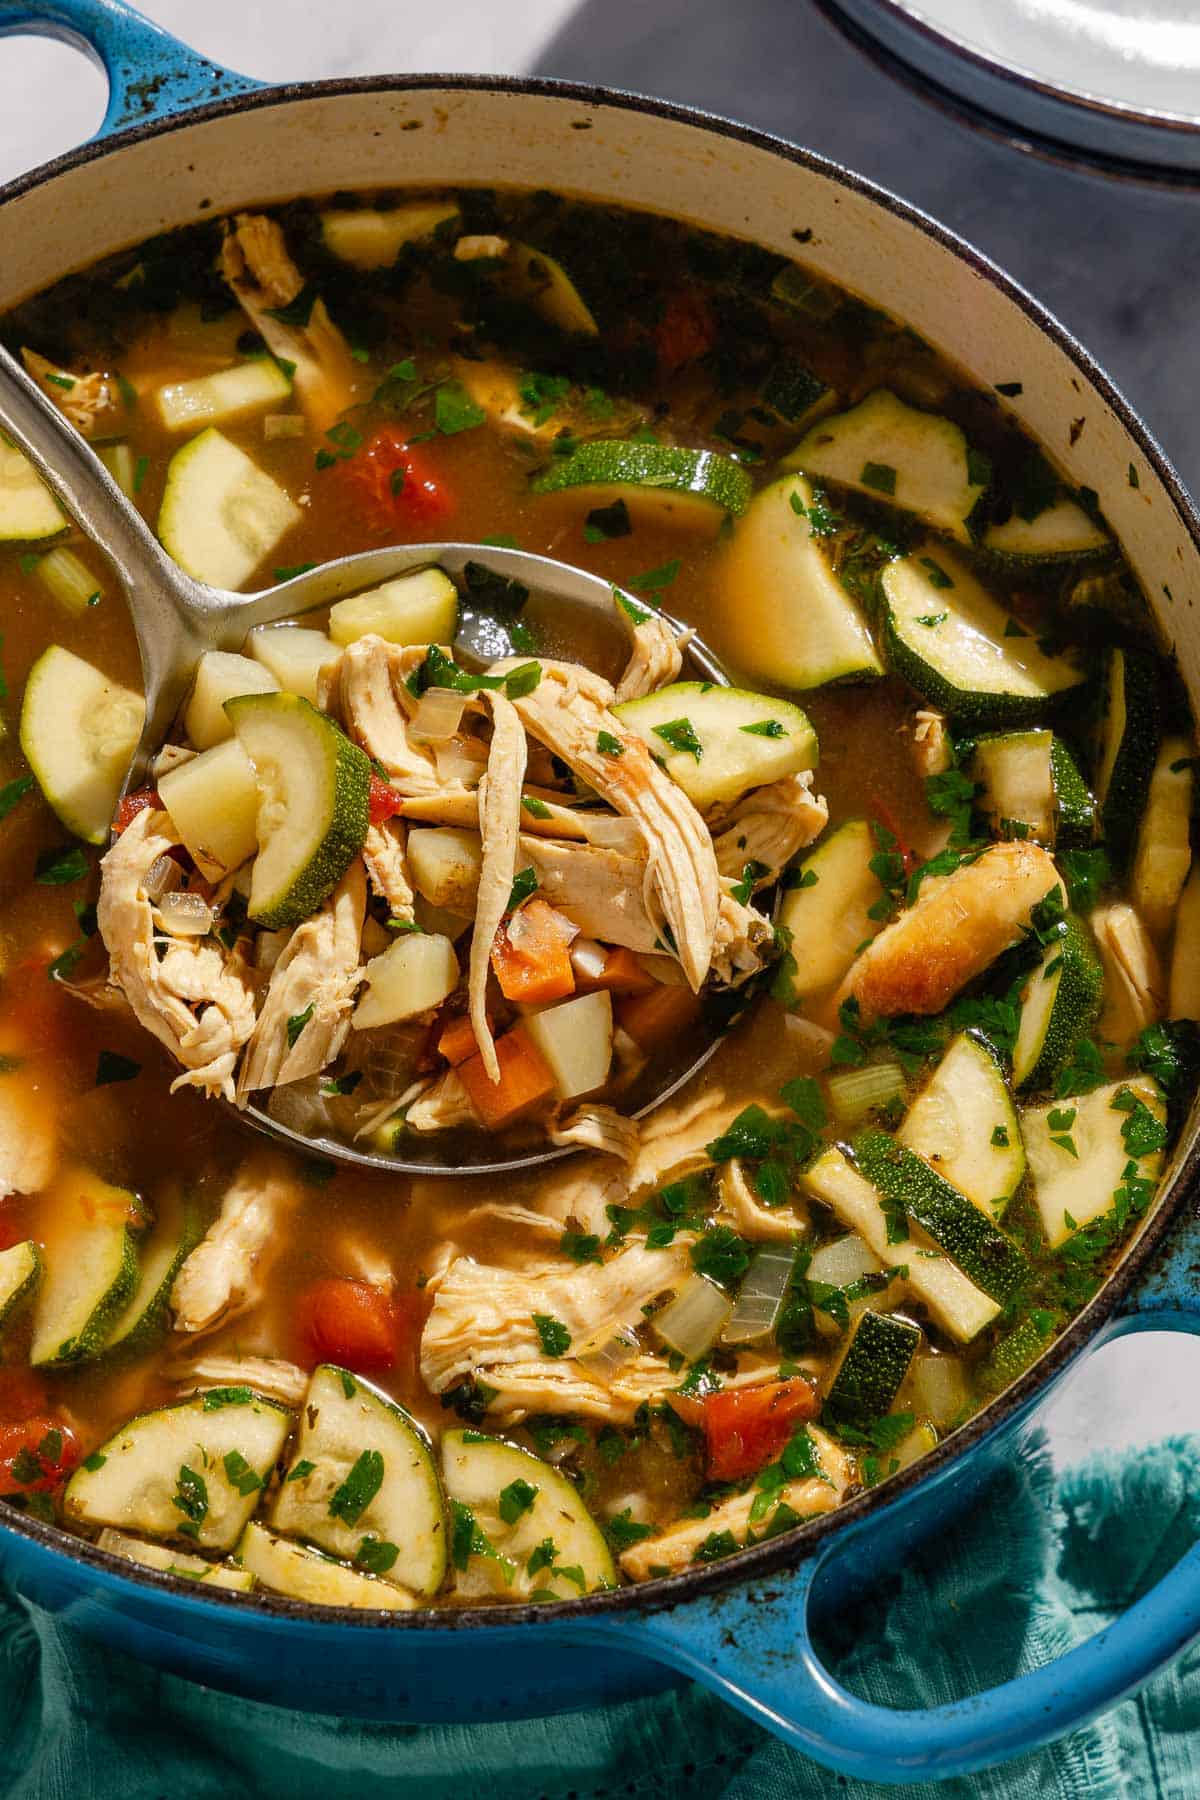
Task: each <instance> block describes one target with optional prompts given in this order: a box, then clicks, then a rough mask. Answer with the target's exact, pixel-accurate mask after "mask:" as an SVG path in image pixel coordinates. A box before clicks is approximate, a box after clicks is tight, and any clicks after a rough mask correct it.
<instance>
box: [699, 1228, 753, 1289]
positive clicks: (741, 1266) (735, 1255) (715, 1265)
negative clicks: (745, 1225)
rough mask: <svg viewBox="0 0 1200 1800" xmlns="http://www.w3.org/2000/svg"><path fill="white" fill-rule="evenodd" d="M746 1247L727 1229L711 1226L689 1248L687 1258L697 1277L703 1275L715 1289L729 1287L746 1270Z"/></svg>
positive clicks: (747, 1262) (742, 1239) (748, 1247)
mask: <svg viewBox="0 0 1200 1800" xmlns="http://www.w3.org/2000/svg"><path fill="white" fill-rule="evenodd" d="M751 1254H752V1252H751V1249H750V1245H749V1244H748V1243H747V1242H746V1240H745V1238H743V1237H739V1236H738V1234H737V1232H736V1231H734V1229H733V1227H732V1226H730V1225H713V1226H711V1227H710V1229H709V1230H708V1231H706V1232H705V1233H704V1235H703V1236H702V1237H701V1238H699V1239H698V1240H697V1242H696V1243H694V1244H693V1245H692V1246H691V1249H690V1251H689V1255H690V1256H691V1259H692V1267H693V1268H694V1269H695V1270H696V1272H697V1274H700V1275H707V1276H708V1278H709V1280H710V1281H715V1282H716V1283H717V1285H718V1286H719V1287H733V1286H734V1284H735V1283H736V1282H738V1281H739V1280H740V1279H741V1277H742V1276H743V1275H744V1274H745V1273H746V1270H747V1269H748V1268H749V1267H750V1258H751Z"/></svg>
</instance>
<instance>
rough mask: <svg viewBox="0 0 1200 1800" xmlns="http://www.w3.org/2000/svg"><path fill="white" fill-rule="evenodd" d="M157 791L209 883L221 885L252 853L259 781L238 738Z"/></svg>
mask: <svg viewBox="0 0 1200 1800" xmlns="http://www.w3.org/2000/svg"><path fill="white" fill-rule="evenodd" d="M158 793H159V798H160V799H161V800H162V803H163V805H164V806H165V807H166V809H167V811H168V812H169V813H170V815H171V817H172V819H173V820H174V821H175V829H176V831H178V833H179V836H180V839H181V840H182V842H183V844H184V846H185V848H186V849H187V850H188V851H189V852H190V853H191V855H192V856H193V857H194V858H195V860H196V864H197V867H198V868H199V870H200V872H201V874H202V875H205V876H207V878H208V879H209V880H210V881H220V880H221V878H222V876H225V875H227V874H228V873H229V871H230V870H231V869H239V868H240V867H241V866H242V864H243V863H244V862H246V861H248V860H249V858H250V857H252V856H253V855H254V853H255V851H256V850H257V848H258V836H257V831H256V826H257V821H258V782H257V781H256V780H255V777H254V765H253V763H252V762H251V761H250V758H249V757H248V756H247V755H246V752H245V751H244V750H243V749H242V746H241V745H240V744H239V743H238V741H237V739H236V738H227V739H226V740H225V742H224V743H223V744H216V745H214V746H213V748H212V749H211V750H202V751H201V753H200V755H199V756H193V757H192V759H191V760H190V762H185V763H180V765H179V767H178V768H177V769H172V770H171V771H170V773H169V774H167V775H164V776H163V777H162V779H161V780H160V781H159V784H158Z"/></svg>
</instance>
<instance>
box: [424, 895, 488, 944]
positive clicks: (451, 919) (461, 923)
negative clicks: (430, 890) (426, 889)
mask: <svg viewBox="0 0 1200 1800" xmlns="http://www.w3.org/2000/svg"><path fill="white" fill-rule="evenodd" d="M413 918H414V919H415V920H416V921H417V924H418V925H419V926H420V927H421V930H422V931H440V932H441V934H442V936H443V937H448V938H449V939H450V941H451V943H453V944H457V942H458V940H459V938H460V937H461V936H462V934H463V932H464V931H466V930H468V929H469V927H470V926H471V924H472V922H473V921H472V919H471V915H470V913H456V912H451V911H450V909H449V907H447V906H434V904H433V902H432V901H430V900H427V899H426V898H425V896H424V894H414V895H413Z"/></svg>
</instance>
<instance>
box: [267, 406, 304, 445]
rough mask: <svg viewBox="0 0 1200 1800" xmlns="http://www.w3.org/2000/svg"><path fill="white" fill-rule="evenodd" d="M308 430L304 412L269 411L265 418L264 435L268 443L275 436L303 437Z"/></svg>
mask: <svg viewBox="0 0 1200 1800" xmlns="http://www.w3.org/2000/svg"><path fill="white" fill-rule="evenodd" d="M307 430H308V423H307V421H306V419H305V417H304V414H303V413H294V412H292V413H268V414H267V416H266V418H265V419H264V420H263V436H264V437H265V438H266V440H267V442H268V443H271V442H272V440H273V439H275V438H298V437H303V436H304V433H305V432H306V431H307Z"/></svg>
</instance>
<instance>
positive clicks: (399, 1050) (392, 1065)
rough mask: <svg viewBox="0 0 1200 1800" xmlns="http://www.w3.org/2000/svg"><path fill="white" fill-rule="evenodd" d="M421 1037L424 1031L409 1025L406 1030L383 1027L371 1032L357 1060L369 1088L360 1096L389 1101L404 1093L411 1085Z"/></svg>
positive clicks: (366, 1098) (365, 1084)
mask: <svg viewBox="0 0 1200 1800" xmlns="http://www.w3.org/2000/svg"><path fill="white" fill-rule="evenodd" d="M423 1037H424V1032H423V1031H421V1030H416V1031H414V1030H413V1029H411V1028H409V1029H408V1030H406V1031H397V1030H388V1029H385V1030H383V1031H381V1032H379V1033H378V1034H371V1039H370V1042H369V1043H368V1044H367V1045H366V1048H365V1051H364V1052H363V1053H362V1054H361V1055H360V1056H359V1057H358V1059H357V1060H358V1063H359V1066H360V1067H361V1069H362V1072H363V1076H364V1086H365V1087H366V1089H367V1090H368V1091H367V1092H366V1093H360V1095H359V1098H360V1099H362V1100H372V1101H374V1100H388V1099H394V1098H395V1096H396V1095H397V1094H403V1093H405V1092H406V1090H407V1089H408V1088H410V1087H411V1086H412V1081H413V1076H414V1075H415V1073H416V1068H417V1062H418V1060H419V1055H420V1050H421V1044H422V1040H423ZM360 1042H361V1039H360Z"/></svg>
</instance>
